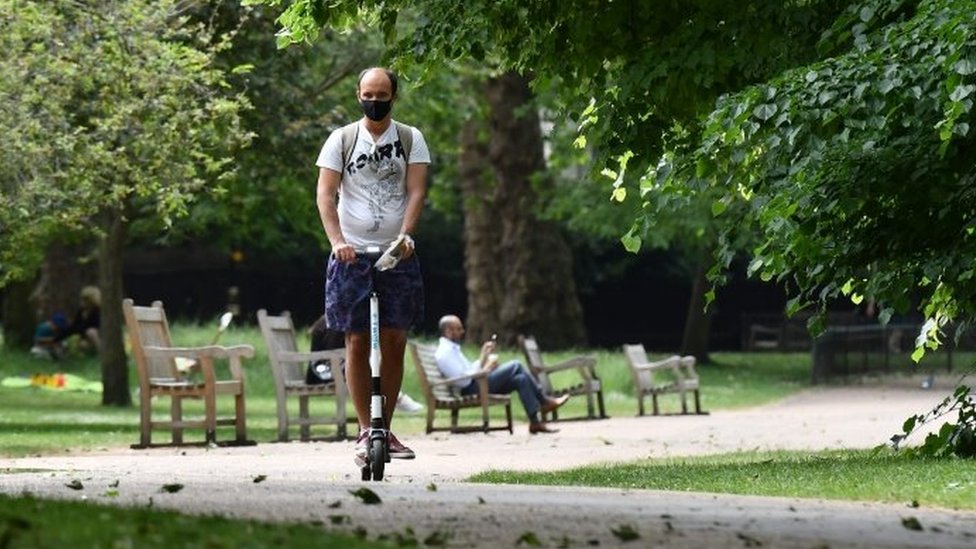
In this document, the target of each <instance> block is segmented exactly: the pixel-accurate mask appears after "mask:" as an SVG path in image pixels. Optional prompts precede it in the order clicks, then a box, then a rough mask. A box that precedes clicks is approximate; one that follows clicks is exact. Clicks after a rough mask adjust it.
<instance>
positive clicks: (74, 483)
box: [65, 479, 85, 490]
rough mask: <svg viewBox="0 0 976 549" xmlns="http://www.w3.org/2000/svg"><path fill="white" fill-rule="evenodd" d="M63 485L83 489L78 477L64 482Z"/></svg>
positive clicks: (73, 488) (83, 486)
mask: <svg viewBox="0 0 976 549" xmlns="http://www.w3.org/2000/svg"><path fill="white" fill-rule="evenodd" d="M65 486H67V487H68V488H71V489H72V490H83V489H84V488H85V485H84V484H82V483H81V481H80V480H78V479H74V480H72V481H71V482H69V483H67V484H65Z"/></svg>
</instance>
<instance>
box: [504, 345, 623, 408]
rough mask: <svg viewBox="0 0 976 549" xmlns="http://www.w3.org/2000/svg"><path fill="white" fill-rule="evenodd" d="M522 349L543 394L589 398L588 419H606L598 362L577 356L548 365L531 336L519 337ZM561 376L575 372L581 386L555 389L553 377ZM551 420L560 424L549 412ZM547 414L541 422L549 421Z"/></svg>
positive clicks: (587, 402) (587, 399) (587, 404)
mask: <svg viewBox="0 0 976 549" xmlns="http://www.w3.org/2000/svg"><path fill="white" fill-rule="evenodd" d="M518 342H519V346H520V347H522V351H523V352H524V353H525V360H526V361H527V362H528V367H529V371H530V372H532V375H533V376H535V378H536V380H538V382H539V385H540V386H541V387H542V392H544V393H545V394H547V395H549V396H551V397H553V398H557V397H560V396H562V395H570V396H575V395H583V396H585V397H586V417H585V419H604V418H606V417H607V414H606V410H605V409H604V406H603V387H602V385H601V384H600V378H599V377H597V375H596V359H595V358H593V357H589V356H576V357H572V358H570V359H568V360H564V361H561V362H559V363H558V364H546V363H545V361H544V360H543V358H542V351H540V350H539V344H538V343H536V341H535V338H534V337H532V336H521V335H520V336H519V337H518ZM560 372H576V373H577V374H579V382H578V383H575V384H573V385H570V386H568V387H561V388H558V389H557V388H555V386H554V385H553V383H552V380H551V379H550V376H552V375H553V374H556V373H560ZM550 413H551V415H552V420H558V419H559V416H558V412H557V411H556V410H553V411H552V412H550ZM546 415H547V414H542V416H543V417H542V420H543V421H547V418H546Z"/></svg>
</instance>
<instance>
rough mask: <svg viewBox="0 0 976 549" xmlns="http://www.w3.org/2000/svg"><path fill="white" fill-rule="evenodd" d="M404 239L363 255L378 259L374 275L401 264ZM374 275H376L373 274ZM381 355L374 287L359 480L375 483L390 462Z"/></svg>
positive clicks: (371, 297) (375, 247) (378, 315)
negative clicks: (365, 428)
mask: <svg viewBox="0 0 976 549" xmlns="http://www.w3.org/2000/svg"><path fill="white" fill-rule="evenodd" d="M404 239H405V237H403V236H401V237H400V238H398V239H396V240H394V241H393V243H391V244H390V246H389V247H388V248H387V250H386V252H384V253H383V254H382V255H380V248H379V247H378V246H371V247H368V248H367V249H366V253H365V254H364V255H365V256H366V258H367V259H369V260H370V261H372V260H373V258H374V257H376V258H378V259H376V261H375V262H373V266H372V269H373V270H374V271H386V270H389V269H392V268H393V267H395V266H396V264H397V263H398V262H399V261H400V258H401V257H402V254H403V249H404V248H403V242H404ZM374 274H375V272H374ZM382 358H383V357H382V354H381V353H380V300H379V295H377V293H376V284H375V282H374V284H373V291H372V292H370V294H369V372H370V395H369V435H368V438H367V440H368V441H369V443H368V446H367V449H366V463H365V464H364V465H363V466H362V468H361V473H362V479H363V480H370V478H372V479H373V480H374V481H379V480H383V473H384V470H385V469H386V464H387V463H389V462H390V446H389V440H390V438H389V433H390V431H389V428H388V426H387V425H386V421H385V420H384V419H383V403H384V400H385V399H384V398H383V393H382V391H381V390H380V365H381V363H382Z"/></svg>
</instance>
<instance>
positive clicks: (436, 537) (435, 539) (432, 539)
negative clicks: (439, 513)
mask: <svg viewBox="0 0 976 549" xmlns="http://www.w3.org/2000/svg"><path fill="white" fill-rule="evenodd" d="M449 539H451V535H450V534H448V533H446V532H441V531H440V530H435V531H434V532H433V533H431V534H430V535H429V536H427V537H426V538H424V545H426V546H428V547H441V546H444V545H447V541H448V540H449Z"/></svg>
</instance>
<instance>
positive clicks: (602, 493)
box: [0, 380, 976, 548]
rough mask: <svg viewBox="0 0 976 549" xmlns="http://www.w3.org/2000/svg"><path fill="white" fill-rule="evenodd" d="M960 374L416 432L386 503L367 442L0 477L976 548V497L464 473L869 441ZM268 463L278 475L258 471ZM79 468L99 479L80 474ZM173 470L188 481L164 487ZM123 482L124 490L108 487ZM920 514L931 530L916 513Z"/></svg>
mask: <svg viewBox="0 0 976 549" xmlns="http://www.w3.org/2000/svg"><path fill="white" fill-rule="evenodd" d="M950 383H951V382H950V381H949V380H946V382H945V383H944V384H939V385H937V389H939V390H935V391H923V390H921V389H919V388H918V386H917V385H916V384H915V382H914V380H912V381H910V382H887V383H885V384H879V385H874V386H856V387H832V388H814V389H811V390H808V391H805V392H803V393H801V394H799V395H795V396H793V397H790V398H788V399H786V400H783V401H781V402H778V403H775V404H772V405H769V406H764V407H761V408H756V409H749V410H741V411H726V412H715V413H713V414H710V415H706V416H668V417H643V418H636V417H619V418H613V419H609V420H603V421H592V422H591V421H580V422H565V423H561V424H560V425H559V427H560V429H561V430H560V432H559V433H556V434H553V435H545V436H542V435H538V436H530V435H528V434H527V431H526V425H525V424H524V423H523V424H519V425H517V430H516V433H515V434H514V435H508V434H507V433H492V434H489V435H483V434H469V435H443V434H442V435H429V436H423V435H421V436H416V437H411V438H410V439H409V440H407V441H406V442H407V443H408V444H409V445H410V446H411V447H413V448H414V449H415V450H416V452H417V454H418V456H419V457H418V459H416V460H414V461H394V462H393V463H391V464H390V465H389V466H388V469H387V477H388V478H387V480H386V481H385V482H382V483H370V484H369V487H370V488H372V489H373V490H375V491H376V493H377V494H378V495H379V496H380V498H381V499H382V500H383V503H382V504H380V505H365V504H363V503H362V502H361V501H359V500H358V499H357V498H355V497H354V496H352V495H351V494H350V493H349V492H350V490H355V489H357V488H359V487H361V486H363V483H362V482H360V481H359V478H358V477H359V473H358V470H357V469H356V468H355V467H354V466H353V465H352V463H351V460H350V455H351V451H352V443H351V442H343V443H311V444H301V443H287V444H277V443H268V444H259V445H257V446H253V447H244V448H215V449H203V448H180V449H173V448H164V449H152V450H138V451H136V450H128V449H110V450H106V451H100V452H94V453H89V454H80V455H66V456H54V457H36V458H25V459H0V473H2V474H0V492H4V493H11V494H16V493H21V492H24V491H29V492H31V493H34V494H38V495H43V496H50V497H59V498H72V499H77V498H86V499H87V500H89V501H98V502H105V503H117V504H125V505H148V504H149V502H150V499H151V500H152V503H153V505H154V506H156V507H160V508H172V509H180V510H183V511H187V512H199V513H213V512H217V513H221V514H227V515H231V516H241V517H253V518H260V519H267V520H275V521H303V522H308V521H313V522H321V523H324V524H326V525H328V527H330V528H338V529H342V530H348V531H353V530H355V529H357V528H361V527H365V528H367V529H368V530H369V531H370V535H371V536H375V535H379V534H388V535H389V534H394V535H395V534H396V533H400V534H404V533H405V532H407V528H408V527H409V528H411V529H412V531H413V532H415V533H416V536H417V539H419V540H421V541H422V540H424V539H425V538H427V537H428V536H431V535H435V534H436V535H438V536H440V535H443V536H446V537H447V539H448V545H449V546H453V547H465V546H467V547H514V546H516V545H518V540H519V539H520V538H522V537H523V536H527V537H534V538H536V539H537V540H538V541H539V542H540V543H541V544H542V546H551V547H558V546H568V547H574V546H575V547H583V546H592V545H594V544H598V545H599V546H600V547H617V546H626V547H643V546H665V547H712V546H722V547H736V546H739V547H758V546H760V545H762V546H763V547H939V548H945V547H976V513H972V512H954V511H948V510H939V509H928V508H925V507H922V508H909V507H908V506H907V505H879V504H869V503H848V502H829V501H821V500H807V499H792V498H767V497H743V496H728V495H715V494H698V493H678V492H661V491H647V490H619V489H583V488H547V487H534V486H498V485H481V484H471V483H466V482H464V479H465V478H467V477H468V476H470V475H471V474H473V473H476V472H480V471H485V470H490V469H515V470H533V469H542V470H554V469H561V468H566V467H572V466H576V465H582V464H590V463H607V462H614V461H627V460H633V459H637V458H642V457H668V456H672V457H674V456H689V455H704V454H715V453H725V452H732V451H737V450H752V449H757V450H773V449H799V450H820V449H825V448H869V447H873V446H875V445H877V444H881V443H883V442H885V441H886V439H887V438H888V437H889V436H890V435H891V434H894V433H896V432H898V431H899V430H900V426H901V423H902V422H903V421H904V419H905V418H906V417H908V416H909V415H911V414H914V413H918V412H922V411H925V410H928V409H929V408H931V406H932V405H934V404H935V403H936V402H938V401H940V400H941V399H942V398H944V396H945V395H946V394H947V393H948V390H949V387H950ZM635 408H636V405H635ZM259 475H264V476H265V480H264V481H263V482H260V483H255V482H254V479H255V478H256V477H258V476H259ZM75 479H77V480H80V481H81V482H82V483H83V484H84V486H85V489H84V490H80V491H74V490H70V489H68V488H66V487H65V484H66V483H68V482H70V481H72V480H75ZM116 482H118V485H117V488H112V487H111V485H113V484H115V483H116ZM169 483H179V484H183V485H184V489H183V490H181V491H180V492H178V493H175V494H168V493H163V492H161V487H162V485H163V484H169ZM109 490H117V491H118V496H116V497H109V496H107V495H105V494H106V493H107V492H108V491H109ZM906 519H914V520H917V521H918V523H919V524H920V525H921V527H922V529H921V530H913V529H910V528H907V527H906V526H905V525H904V523H903V521H904V520H906ZM374 525H381V526H379V527H375V526H374ZM628 528H629V529H632V530H633V531H635V532H636V533H637V535H639V536H640V537H639V538H638V539H637V540H635V541H633V542H624V541H623V540H622V539H621V537H619V535H618V534H619V533H621V532H622V531H623V530H626V529H628ZM614 531H616V532H617V534H615V533H614ZM521 546H526V545H525V544H524V543H523V544H522V545H521Z"/></svg>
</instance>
